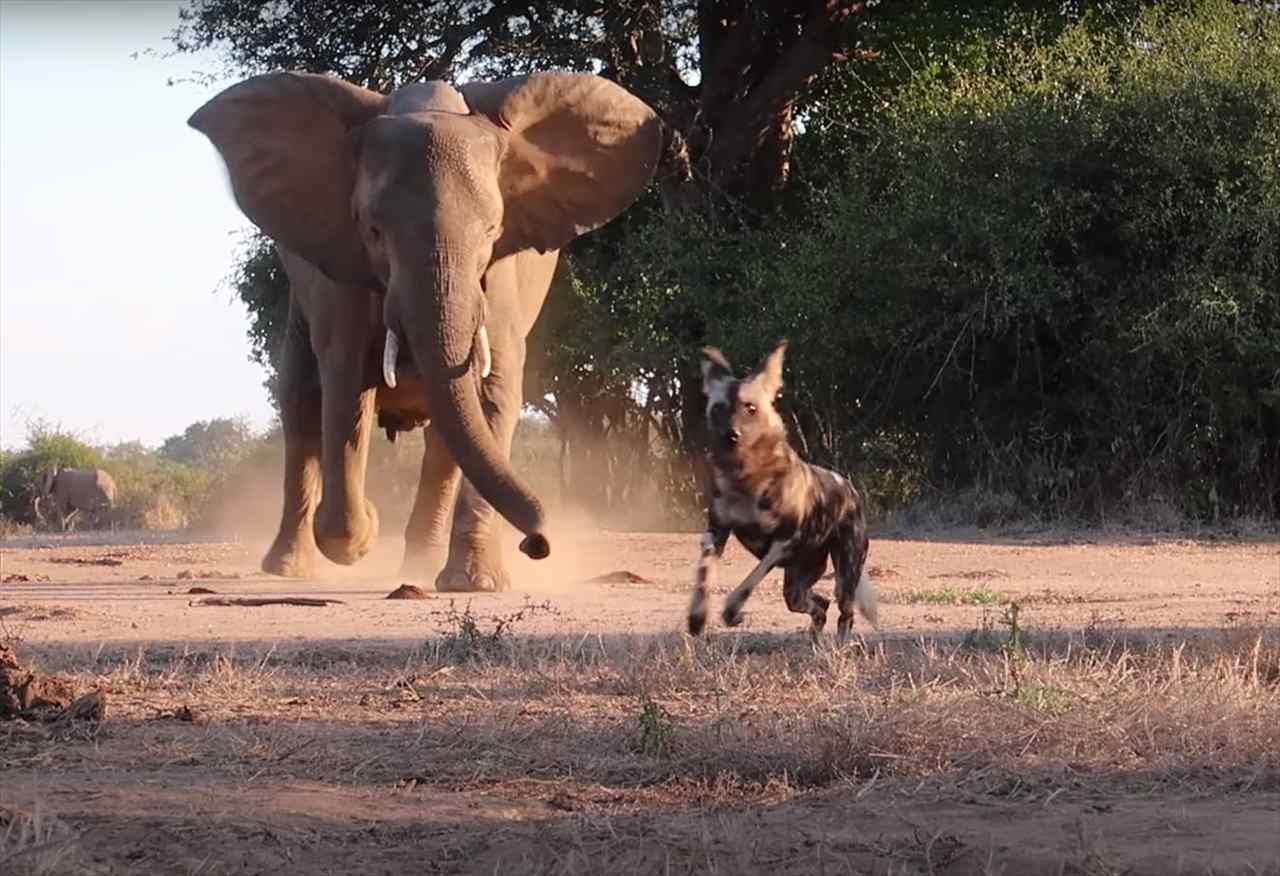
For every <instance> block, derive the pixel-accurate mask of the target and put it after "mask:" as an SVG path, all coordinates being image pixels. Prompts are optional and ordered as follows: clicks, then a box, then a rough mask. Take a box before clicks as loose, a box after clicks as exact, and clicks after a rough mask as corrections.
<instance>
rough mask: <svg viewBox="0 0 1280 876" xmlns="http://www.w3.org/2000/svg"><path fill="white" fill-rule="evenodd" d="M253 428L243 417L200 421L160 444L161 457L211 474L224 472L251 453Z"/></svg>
mask: <svg viewBox="0 0 1280 876" xmlns="http://www.w3.org/2000/svg"><path fill="white" fill-rule="evenodd" d="M253 440H254V435H253V429H252V428H251V427H250V426H249V423H248V422H247V421H246V420H244V419H243V418H239V419H233V418H229V417H219V418H215V419H212V420H198V421H196V422H194V423H192V424H191V425H190V426H188V427H187V428H186V431H184V432H183V433H182V434H181V435H172V436H170V437H169V438H167V439H166V440H165V442H164V443H163V444H161V445H160V451H159V453H160V456H162V457H164V458H165V459H167V460H170V461H171V462H178V463H182V464H184V465H189V466H194V467H196V468H200V469H204V470H205V471H211V472H224V471H226V470H227V469H229V468H230V467H231V466H232V465H234V464H235V463H236V462H237V461H238V460H239V459H240V458H241V457H242V456H244V454H245V453H246V452H247V451H248V450H249V448H250V446H251V444H252V442H253Z"/></svg>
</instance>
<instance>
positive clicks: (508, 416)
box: [436, 331, 525, 592]
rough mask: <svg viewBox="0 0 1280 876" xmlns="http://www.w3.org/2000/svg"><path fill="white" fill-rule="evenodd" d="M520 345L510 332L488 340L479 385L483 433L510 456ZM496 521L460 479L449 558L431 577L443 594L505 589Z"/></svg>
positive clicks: (518, 398) (520, 382)
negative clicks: (488, 366)
mask: <svg viewBox="0 0 1280 876" xmlns="http://www.w3.org/2000/svg"><path fill="white" fill-rule="evenodd" d="M524 360H525V341H524V338H523V337H522V336H520V335H519V334H517V333H516V332H514V331H512V332H509V333H506V334H505V336H502V337H495V338H494V339H493V371H492V373H491V374H490V375H489V377H488V378H487V379H486V380H485V381H484V383H483V386H482V389H481V399H482V403H483V405H484V411H485V416H486V418H487V419H488V421H489V428H490V429H491V430H492V431H493V435H494V437H495V438H496V439H497V441H498V444H499V445H500V446H501V448H502V452H503V454H504V455H505V456H506V457H507V458H508V459H509V458H510V457H511V438H512V436H513V435H514V434H515V429H516V422H517V421H518V420H519V418H520V406H521V405H522V404H523V402H524ZM501 532H502V528H501V521H500V519H499V518H498V515H497V514H496V513H495V512H494V510H493V506H492V505H490V504H489V503H488V502H486V501H485V500H484V498H482V497H481V495H480V493H479V492H477V491H476V489H475V487H473V486H472V485H471V482H470V481H467V480H465V479H463V481H462V488H461V490H459V492H458V501H457V503H456V507H455V509H454V515H453V530H452V532H451V533H450V537H449V559H448V561H447V562H446V564H445V567H444V569H443V570H442V571H441V572H440V574H439V576H437V578H436V589H437V590H443V591H454V592H458V591H466V592H473V591H502V590H510V589H511V575H510V573H508V572H507V570H506V566H505V564H504V563H503V557H502V539H501Z"/></svg>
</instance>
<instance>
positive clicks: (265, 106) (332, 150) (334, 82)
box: [187, 73, 387, 282]
mask: <svg viewBox="0 0 1280 876" xmlns="http://www.w3.org/2000/svg"><path fill="white" fill-rule="evenodd" d="M386 102H387V99H386V97H384V96H383V95H381V94H377V93H375V92H373V91H368V90H366V89H364V88H360V87H358V86H355V85H352V84H350V83H348V82H343V81H342V80H340V79H334V78H331V77H328V76H318V75H315V74H311V73H267V74H265V75H262V76H254V77H253V78H251V79H246V80H245V81H244V82H241V83H239V84H237V85H233V86H231V87H230V88H228V89H227V90H225V91H223V92H222V93H221V94H219V95H218V96H217V97H214V98H213V99H212V100H210V101H209V102H208V103H206V104H205V105H204V106H202V107H201V108H200V109H198V110H196V112H195V114H194V115H193V116H191V118H190V119H189V120H188V122H187V124H189V125H191V127H193V128H195V129H196V130H197V131H199V132H200V133H202V134H204V135H205V136H206V137H208V138H209V139H210V140H212V141H213V145H214V146H216V147H217V149H218V152H219V153H221V155H222V159H223V161H225V162H226V164H227V172H228V174H229V175H230V177H231V190H232V192H233V193H234V194H235V198H236V203H237V204H239V205H240V209H241V210H243V211H244V214H245V215H246V216H248V217H249V219H250V220H252V221H253V222H254V224H256V225H257V226H258V227H259V228H261V229H262V230H263V231H264V232H266V233H267V234H268V235H269V236H270V237H272V238H274V239H275V240H276V241H278V242H279V243H281V244H283V245H284V246H285V247H287V248H288V249H291V250H293V251H294V252H296V253H298V254H299V255H301V256H303V257H304V258H306V259H307V260H308V261H311V262H312V263H314V264H315V265H316V266H317V267H319V268H320V269H321V270H322V271H324V272H325V274H327V275H328V276H329V277H330V278H332V279H334V280H338V281H347V282H356V281H365V280H368V279H369V278H370V277H371V276H372V271H371V269H370V267H369V263H368V261H367V259H366V257H365V253H364V248H363V246H362V243H361V239H360V235H359V234H358V233H357V230H356V225H355V222H354V220H353V218H352V215H351V193H352V189H353V187H354V186H355V179H356V149H357V143H356V138H355V137H353V136H352V134H353V132H354V131H356V130H358V129H359V128H360V127H361V126H363V125H364V123H365V122H367V121H369V120H370V119H372V118H373V117H374V116H376V115H378V114H379V113H380V112H381V111H382V108H383V107H384V106H385V105H386Z"/></svg>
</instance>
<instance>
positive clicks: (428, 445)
mask: <svg viewBox="0 0 1280 876" xmlns="http://www.w3.org/2000/svg"><path fill="white" fill-rule="evenodd" d="M424 439H425V440H424V442H423V443H424V447H423V452H422V474H421V477H419V479H418V494H417V496H415V497H414V500H413V511H412V513H410V515H409V522H408V525H406V526H405V530H404V563H403V564H402V565H401V566H400V575H401V576H402V577H404V578H408V579H410V580H414V581H426V582H430V581H433V580H434V578H435V575H436V573H438V572H439V571H440V569H441V568H442V567H443V566H444V563H445V558H446V557H447V555H448V551H449V522H450V518H451V517H452V515H453V504H454V499H455V498H456V497H457V495H458V481H459V479H460V478H461V474H462V473H461V471H460V470H459V469H458V464H457V463H456V462H454V461H453V456H452V455H450V453H449V448H447V447H446V446H445V444H444V438H442V437H441V435H440V431H439V430H438V429H435V428H432V427H431V426H430V425H428V426H427V428H426V431H425V434H424Z"/></svg>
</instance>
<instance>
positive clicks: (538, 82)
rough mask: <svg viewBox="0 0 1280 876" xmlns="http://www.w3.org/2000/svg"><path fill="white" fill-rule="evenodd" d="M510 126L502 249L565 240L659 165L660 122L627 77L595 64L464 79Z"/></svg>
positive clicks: (608, 212)
mask: <svg viewBox="0 0 1280 876" xmlns="http://www.w3.org/2000/svg"><path fill="white" fill-rule="evenodd" d="M460 90H461V91H462V95H463V97H464V98H466V101H467V105H468V106H469V107H470V108H471V111H472V112H475V113H481V114H483V115H485V116H487V117H488V118H489V119H490V120H491V121H493V122H494V123H495V124H496V125H497V126H498V127H499V128H502V129H504V130H505V131H506V132H507V134H508V143H507V150H506V154H505V155H504V157H503V159H502V167H501V169H500V171H499V174H500V178H499V184H500V185H501V187H502V194H503V200H504V204H505V218H504V220H503V233H502V238H501V239H500V240H499V242H498V245H497V247H496V251H497V252H499V253H509V252H516V251H519V250H521V249H527V248H529V247H533V248H535V249H537V250H539V251H541V252H546V251H548V250H553V249H559V248H560V247H562V246H564V245H565V244H567V243H568V242H569V241H571V240H573V238H575V237H577V236H578V235H579V234H585V233H586V232H588V231H591V230H592V229H594V228H599V227H600V226H601V225H604V224H605V223H606V222H608V221H609V220H610V219H612V218H613V217H615V216H617V215H618V214H619V213H621V212H622V211H623V210H625V209H626V208H627V207H629V206H630V205H631V203H632V202H633V201H634V200H635V199H636V198H638V197H639V196H640V193H641V192H642V191H644V187H645V186H646V185H648V183H649V180H650V178H651V177H652V176H653V173H654V170H655V168H656V167H657V165H658V156H659V152H660V150H661V148H662V124H661V122H660V121H659V120H658V116H657V114H656V113H655V112H654V111H653V110H652V109H650V108H649V106H648V105H647V104H645V103H644V101H642V100H640V99H639V98H638V97H636V96H635V95H633V94H631V92H629V91H627V90H626V89H625V88H623V87H622V86H620V85H617V84H616V83H613V82H610V81H609V80H607V79H602V78H601V77H599V76H593V75H591V74H588V73H534V74H531V75H529V76H520V77H517V78H514V79H505V80H503V81H501V82H474V83H471V84H469V85H464V86H462V87H461V89H460Z"/></svg>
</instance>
